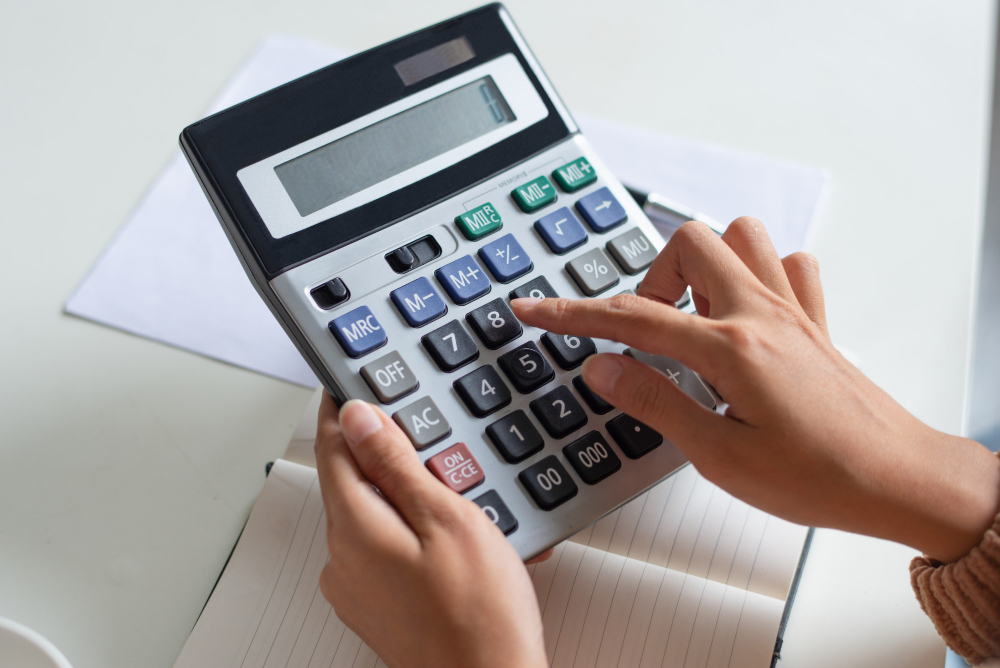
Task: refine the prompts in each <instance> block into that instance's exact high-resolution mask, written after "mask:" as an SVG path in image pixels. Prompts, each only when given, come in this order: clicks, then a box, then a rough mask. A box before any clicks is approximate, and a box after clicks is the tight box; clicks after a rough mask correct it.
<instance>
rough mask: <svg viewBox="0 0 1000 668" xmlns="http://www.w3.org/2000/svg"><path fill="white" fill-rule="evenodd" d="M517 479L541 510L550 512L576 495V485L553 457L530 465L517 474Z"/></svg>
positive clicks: (550, 456)
mask: <svg viewBox="0 0 1000 668" xmlns="http://www.w3.org/2000/svg"><path fill="white" fill-rule="evenodd" d="M517 478H518V480H520V481H521V484H522V485H524V488H525V489H526V490H528V494H530V495H531V498H533V499H534V500H535V503H537V504H538V507H539V508H541V509H542V510H552V509H553V508H555V507H556V506H558V505H560V504H563V503H565V502H567V501H569V500H570V499H572V498H573V497H574V496H576V493H577V487H576V483H575V482H573V480H572V479H571V478H570V477H569V473H568V472H567V471H566V469H565V468H564V467H563V465H562V464H560V463H559V460H558V459H556V456H555V455H549V456H548V457H546V458H545V459H543V460H541V461H540V462H538V463H537V464H532V465H531V466H529V467H528V468H526V469H524V470H523V471H521V472H520V473H518V474H517Z"/></svg>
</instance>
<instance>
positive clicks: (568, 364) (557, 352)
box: [542, 332, 597, 371]
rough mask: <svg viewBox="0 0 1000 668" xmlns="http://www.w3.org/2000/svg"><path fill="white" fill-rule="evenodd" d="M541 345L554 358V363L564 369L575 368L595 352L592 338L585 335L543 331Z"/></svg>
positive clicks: (595, 347)
mask: <svg viewBox="0 0 1000 668" xmlns="http://www.w3.org/2000/svg"><path fill="white" fill-rule="evenodd" d="M542 345H544V346H545V349H546V350H548V351H549V354H550V355H552V357H554V358H555V360H556V364H558V365H559V367H560V368H561V369H565V370H566V371H569V370H570V369H575V368H577V367H578V366H580V365H581V364H583V360H585V359H587V358H588V357H590V356H591V355H593V354H595V353H596V352H597V346H596V345H595V344H594V340H593V339H591V338H588V337H586V336H572V335H570V334H553V333H552V332H545V333H544V334H542Z"/></svg>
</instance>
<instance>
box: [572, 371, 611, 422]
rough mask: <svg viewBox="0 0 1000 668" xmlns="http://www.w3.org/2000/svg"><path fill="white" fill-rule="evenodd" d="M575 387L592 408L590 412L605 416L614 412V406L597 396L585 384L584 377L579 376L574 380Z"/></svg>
mask: <svg viewBox="0 0 1000 668" xmlns="http://www.w3.org/2000/svg"><path fill="white" fill-rule="evenodd" d="M573 387H575V388H576V391H577V392H579V393H580V396H581V397H583V400H584V401H586V402H587V405H588V406H590V410H592V411H594V412H595V413H597V414H598V415H604V414H605V413H607V412H609V411H612V410H614V406H612V405H611V404H609V403H608V402H606V401H605V400H604V399H601V398H600V397H599V396H597V394H596V393H595V392H594V391H593V390H592V389H590V386H589V385H587V383H585V382H583V376H577V377H576V378H574V379H573Z"/></svg>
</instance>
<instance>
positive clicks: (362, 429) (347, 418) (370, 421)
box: [340, 399, 385, 445]
mask: <svg viewBox="0 0 1000 668" xmlns="http://www.w3.org/2000/svg"><path fill="white" fill-rule="evenodd" d="M383 426H385V425H383V424H382V419H381V418H380V417H379V416H378V413H376V412H375V409H374V408H372V407H371V404H368V403H366V402H364V401H361V400H360V399H351V400H350V401H348V402H347V403H345V404H344V405H343V406H341V408H340V428H341V429H343V430H344V437H345V438H346V439H347V442H348V443H350V444H352V445H356V444H358V443H361V442H362V441H364V440H365V439H366V438H368V437H369V436H371V435H372V434H374V433H375V432H377V431H378V430H379V429H381V428H382V427H383Z"/></svg>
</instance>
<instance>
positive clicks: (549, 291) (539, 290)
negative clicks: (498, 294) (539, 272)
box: [510, 276, 559, 299]
mask: <svg viewBox="0 0 1000 668" xmlns="http://www.w3.org/2000/svg"><path fill="white" fill-rule="evenodd" d="M528 297H531V298H533V299H545V298H549V299H555V298H557V297H559V294H558V293H556V290H555V288H553V287H552V285H551V284H550V283H549V281H548V279H546V278H545V277H544V276H539V277H538V278H533V279H531V280H530V281H528V282H527V283H525V284H524V285H522V286H520V287H517V288H514V289H513V290H511V291H510V298H511V299H525V298H528Z"/></svg>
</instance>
